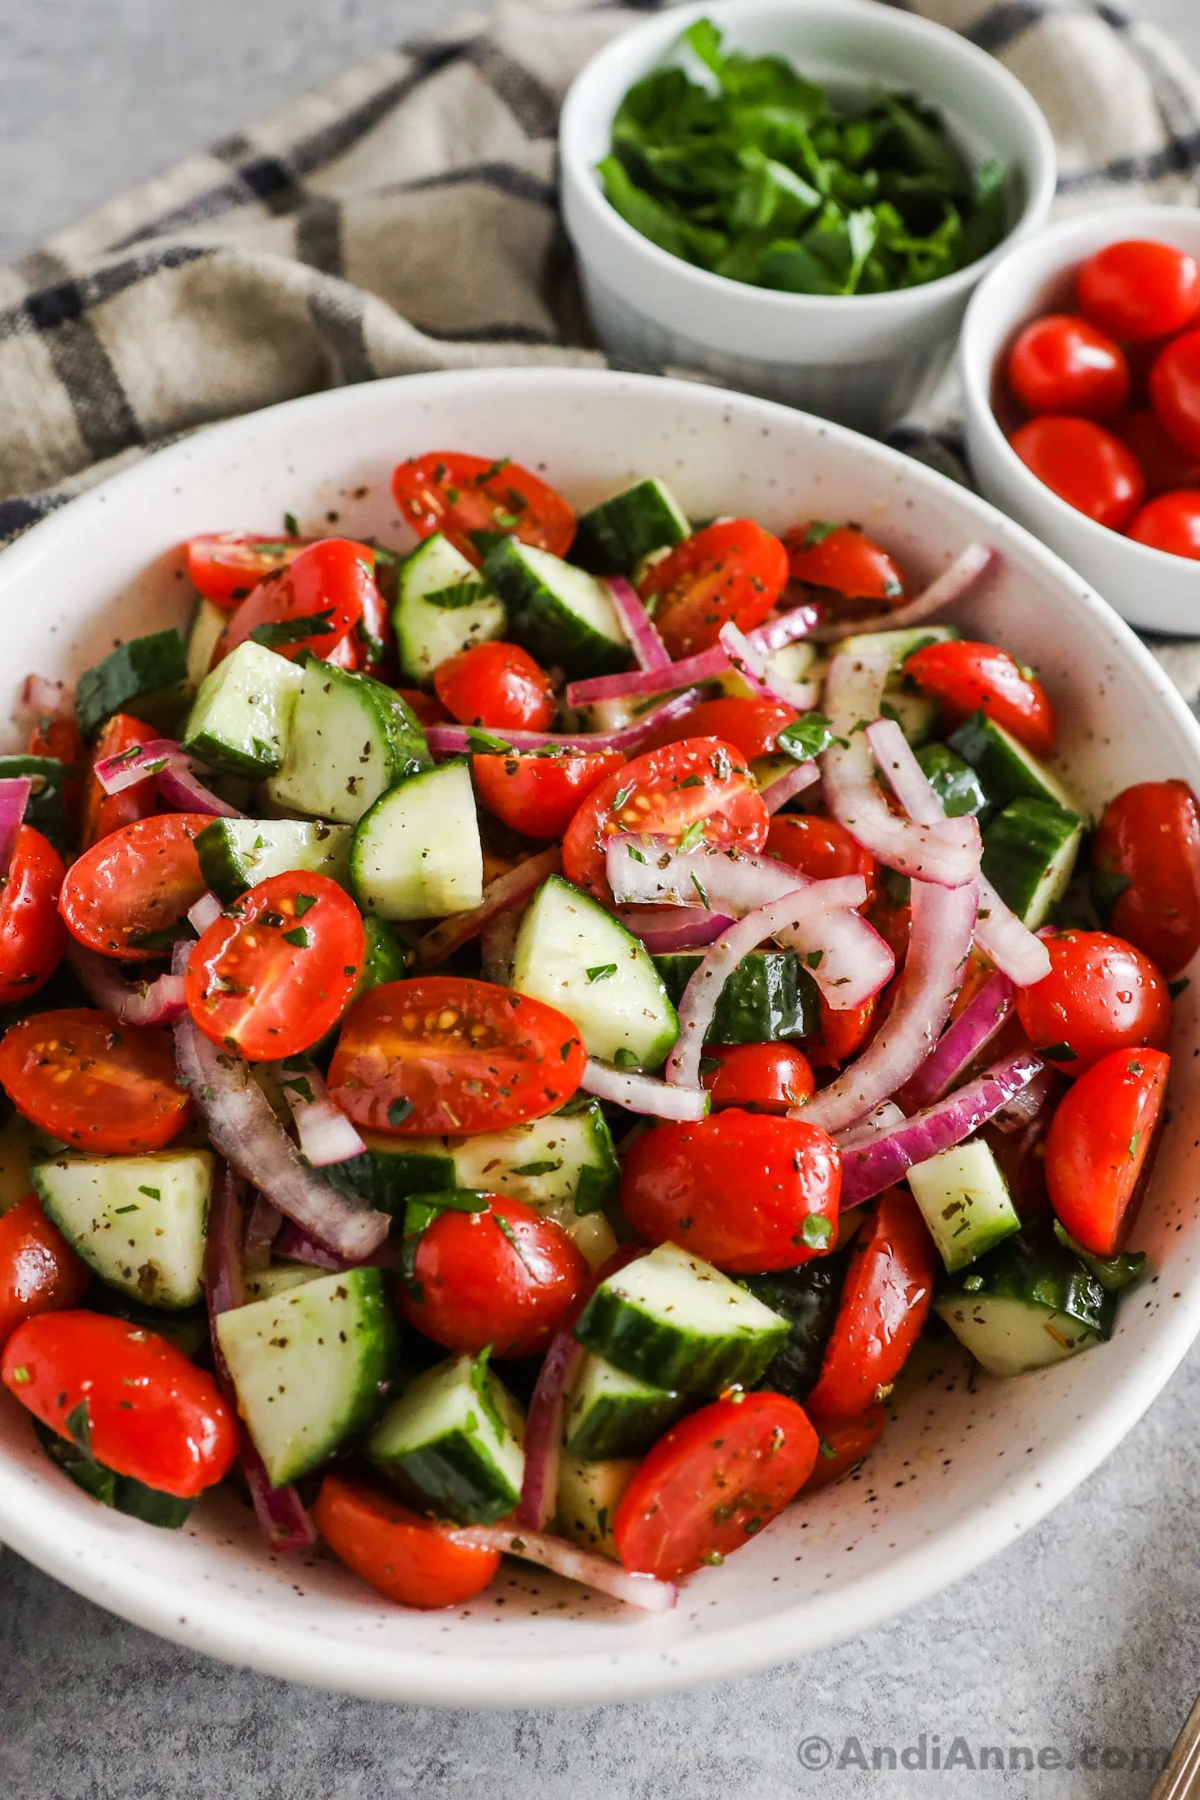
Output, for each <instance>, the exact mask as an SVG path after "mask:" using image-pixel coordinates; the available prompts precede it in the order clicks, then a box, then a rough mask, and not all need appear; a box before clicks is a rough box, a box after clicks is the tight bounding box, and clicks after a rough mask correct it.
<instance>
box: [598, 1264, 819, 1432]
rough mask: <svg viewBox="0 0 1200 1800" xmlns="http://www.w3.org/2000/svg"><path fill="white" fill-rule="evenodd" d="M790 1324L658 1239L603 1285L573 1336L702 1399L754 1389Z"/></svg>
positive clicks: (655, 1381)
mask: <svg viewBox="0 0 1200 1800" xmlns="http://www.w3.org/2000/svg"><path fill="white" fill-rule="evenodd" d="M788 1329H789V1327H788V1322H787V1320H786V1319H781V1318H780V1317H779V1315H778V1313H773V1312H772V1311H771V1310H770V1308H769V1307H766V1306H764V1305H763V1304H762V1302H761V1301H760V1300H756V1299H755V1298H754V1296H753V1294H749V1293H747V1292H746V1290H745V1288H741V1287H738V1286H737V1284H736V1283H735V1282H732V1281H730V1279H729V1277H728V1276H727V1275H723V1274H721V1272H720V1270H719V1269H714V1268H713V1267H712V1266H711V1265H710V1264H709V1263H706V1262H701V1261H700V1259H699V1257H696V1256H689V1255H688V1253H687V1251H686V1250H681V1249H680V1248H679V1246H678V1245H677V1244H660V1245H659V1247H658V1249H657V1250H652V1251H651V1252H650V1253H649V1255H648V1256H643V1257H640V1258H639V1259H638V1261H637V1262H633V1263H630V1264H628V1266H627V1267H626V1268H624V1269H619V1270H618V1271H617V1272H616V1274H614V1275H610V1276H609V1277H608V1278H607V1280H605V1281H602V1282H601V1283H600V1285H599V1287H598V1288H597V1289H596V1291H595V1293H594V1294H593V1295H592V1297H591V1299H590V1300H589V1301H588V1303H587V1305H586V1306H585V1307H584V1309H583V1312H582V1314H581V1316H580V1319H579V1323H578V1324H577V1325H576V1327H575V1336H576V1337H577V1338H578V1340H579V1342H580V1343H581V1344H583V1345H584V1346H585V1348H587V1349H588V1350H594V1351H595V1353H596V1354H597V1356H602V1357H604V1358H605V1359H606V1361H608V1362H611V1363H613V1364H615V1366H616V1367H617V1368H618V1369H621V1370H623V1371H624V1372H625V1374H627V1375H636V1376H638V1377H639V1378H640V1379H641V1380H642V1381H645V1382H648V1383H649V1384H650V1385H651V1386H653V1387H658V1388H667V1389H670V1390H672V1391H674V1392H677V1393H683V1394H686V1395H687V1396H689V1397H690V1398H701V1397H705V1396H709V1395H713V1394H719V1393H721V1392H722V1390H723V1389H724V1388H727V1387H732V1386H734V1385H735V1384H737V1383H740V1384H741V1385H742V1386H743V1387H753V1385H754V1383H755V1382H756V1381H757V1380H758V1378H759V1376H760V1375H761V1374H762V1372H763V1370H764V1369H765V1368H766V1366H767V1364H768V1363H769V1362H770V1360H771V1358H772V1356H774V1354H775V1352H776V1350H777V1349H778V1348H779V1346H780V1344H782V1342H783V1341H784V1339H785V1338H786V1337H787V1335H788Z"/></svg>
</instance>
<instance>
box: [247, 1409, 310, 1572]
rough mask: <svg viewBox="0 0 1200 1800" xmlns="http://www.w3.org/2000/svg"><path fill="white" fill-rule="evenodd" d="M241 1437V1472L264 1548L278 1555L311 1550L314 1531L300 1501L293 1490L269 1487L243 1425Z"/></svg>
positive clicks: (263, 1468)
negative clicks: (264, 1544)
mask: <svg viewBox="0 0 1200 1800" xmlns="http://www.w3.org/2000/svg"><path fill="white" fill-rule="evenodd" d="M241 1435H242V1473H243V1475H244V1476H245V1477H246V1486H247V1487H248V1488H249V1489H250V1499H251V1501H252V1502H253V1505H254V1515H255V1517H256V1518H257V1520H258V1525H259V1529H260V1531H261V1532H262V1534H263V1536H264V1537H265V1538H266V1540H267V1546H268V1548H269V1549H271V1550H274V1551H276V1552H277V1553H278V1554H280V1555H282V1554H284V1553H285V1552H286V1551H289V1550H311V1549H312V1547H313V1545H314V1544H315V1543H316V1541H317V1529H316V1526H315V1525H314V1524H313V1522H312V1520H311V1518H310V1517H309V1514H308V1509H307V1507H306V1506H305V1504H304V1502H303V1500H301V1498H300V1496H299V1494H298V1493H297V1492H296V1490H295V1488H294V1487H277V1488H273V1487H272V1486H271V1478H270V1476H269V1475H268V1474H267V1470H266V1465H265V1464H264V1462H263V1459H262V1457H261V1456H260V1455H259V1454H258V1451H257V1450H256V1449H255V1448H254V1445H253V1444H252V1443H251V1441H250V1434H249V1433H248V1432H247V1431H246V1429H245V1427H244V1426H243V1428H242V1434H241Z"/></svg>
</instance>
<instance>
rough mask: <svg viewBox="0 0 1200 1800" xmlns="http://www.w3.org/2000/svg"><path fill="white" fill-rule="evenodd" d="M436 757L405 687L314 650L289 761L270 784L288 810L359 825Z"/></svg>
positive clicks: (272, 793)
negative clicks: (319, 657) (335, 664)
mask: <svg viewBox="0 0 1200 1800" xmlns="http://www.w3.org/2000/svg"><path fill="white" fill-rule="evenodd" d="M432 763H433V759H432V757H431V756H430V754H429V746H428V745H427V744H426V742H425V733H424V732H423V731H422V730H421V726H420V722H419V721H418V719H417V717H416V715H415V714H414V713H413V712H412V711H411V709H410V708H409V707H408V706H407V705H406V704H405V702H404V701H403V700H402V699H401V697H400V695H399V694H397V693H394V692H393V691H392V689H391V688H386V687H384V685H383V683H382V682H379V681H374V680H372V678H371V677H370V676H369V675H354V674H351V673H349V672H348V671H347V670H345V669H334V668H331V666H330V665H329V664H328V663H323V662H317V661H316V659H315V658H310V659H309V661H308V662H307V663H306V664H305V667H304V680H303V682H302V683H301V686H300V692H299V693H298V694H297V696H296V706H295V711H294V712H293V714H292V729H291V733H290V736H289V739H288V744H287V754H286V756H285V757H284V762H283V767H282V768H281V769H280V770H279V772H278V774H276V775H273V776H272V777H271V779H270V781H269V782H268V784H267V792H268V793H269V794H270V796H271V798H272V800H274V801H275V802H276V804H277V805H279V806H282V807H283V808H285V809H287V810H294V811H296V812H302V813H309V814H311V815H313V816H314V817H316V818H318V819H333V820H335V821H336V822H337V823H339V824H342V825H355V824H357V823H358V821H359V819H361V818H362V816H363V814H364V813H365V812H366V811H367V809H368V807H370V806H373V805H374V803H375V801H376V800H378V798H379V796H380V795H381V794H383V793H386V792H387V790H388V788H390V787H394V786H395V785H396V783H397V782H398V781H403V780H404V779H405V778H406V777H407V776H409V775H419V774H420V773H421V771H422V769H428V768H431V767H432Z"/></svg>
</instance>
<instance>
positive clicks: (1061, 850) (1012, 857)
mask: <svg viewBox="0 0 1200 1800" xmlns="http://www.w3.org/2000/svg"><path fill="white" fill-rule="evenodd" d="M1082 841H1083V820H1082V819H1081V818H1079V816H1078V815H1077V814H1076V813H1068V812H1064V811H1063V809H1062V807H1061V806H1056V805H1055V804H1054V803H1053V801H1049V800H1031V799H1021V800H1012V801H1010V802H1009V804H1008V805H1007V806H1006V807H1005V808H1004V811H1003V812H1001V813H998V814H997V815H996V817H995V818H994V819H993V820H992V822H991V824H990V825H989V826H988V827H987V830H986V831H985V832H984V834H983V872H984V874H985V875H986V876H987V878H988V880H989V881H990V882H991V883H992V885H993V887H994V888H995V889H996V892H997V893H998V894H999V896H1000V898H1001V899H1002V900H1003V901H1005V902H1006V903H1007V904H1008V905H1009V906H1011V908H1012V910H1013V911H1014V912H1015V913H1016V915H1017V917H1018V918H1019V919H1020V920H1021V921H1022V922H1023V923H1024V924H1026V925H1028V927H1029V929H1030V931H1036V930H1037V929H1038V927H1039V926H1040V925H1044V924H1045V923H1046V920H1047V919H1048V918H1049V916H1050V913H1051V911H1052V910H1053V908H1054V907H1055V906H1057V905H1058V902H1059V901H1060V900H1061V899H1062V897H1063V895H1064V894H1065V893H1066V891H1067V889H1068V888H1069V887H1070V885H1071V877H1072V875H1073V874H1074V873H1075V862H1076V858H1077V857H1078V855H1079V846H1080V844H1081V843H1082Z"/></svg>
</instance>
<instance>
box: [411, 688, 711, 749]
mask: <svg viewBox="0 0 1200 1800" xmlns="http://www.w3.org/2000/svg"><path fill="white" fill-rule="evenodd" d="M694 705H695V696H694V695H693V694H692V693H690V692H688V693H684V694H675V695H674V696H673V697H672V698H671V699H670V700H664V701H663V703H662V705H661V706H656V707H654V708H653V709H652V711H650V712H648V713H645V714H644V715H643V716H642V717H641V718H640V719H637V720H636V721H635V722H634V723H633V724H632V725H622V726H619V727H618V729H617V730H616V731H583V732H575V733H568V734H565V735H564V734H562V733H557V732H553V731H503V732H496V733H494V734H493V733H488V734H487V735H489V736H492V735H494V736H495V737H496V738H497V739H498V740H499V741H502V742H503V743H504V745H505V746H506V747H507V748H508V749H510V750H515V751H516V752H517V754H518V755H520V754H521V753H522V752H528V751H532V750H567V751H570V750H575V751H578V752H579V753H580V754H581V755H586V754H587V753H588V752H590V751H593V750H636V749H637V748H638V746H639V744H643V743H645V741H646V739H647V738H648V737H650V736H651V735H652V733H654V732H655V731H657V730H658V729H659V727H660V726H662V725H669V724H670V723H671V722H672V720H674V719H681V718H682V717H683V716H684V714H685V713H688V712H690V711H691V709H692V707H693V706H694ZM472 740H474V744H473V743H472ZM425 741H426V742H427V743H428V745H429V748H430V749H431V750H432V751H433V753H434V755H435V756H466V755H470V754H471V753H472V751H473V749H474V747H475V745H477V744H478V741H479V731H478V730H477V729H476V727H475V726H472V725H429V726H427V727H426V730H425ZM497 754H498V753H497Z"/></svg>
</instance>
